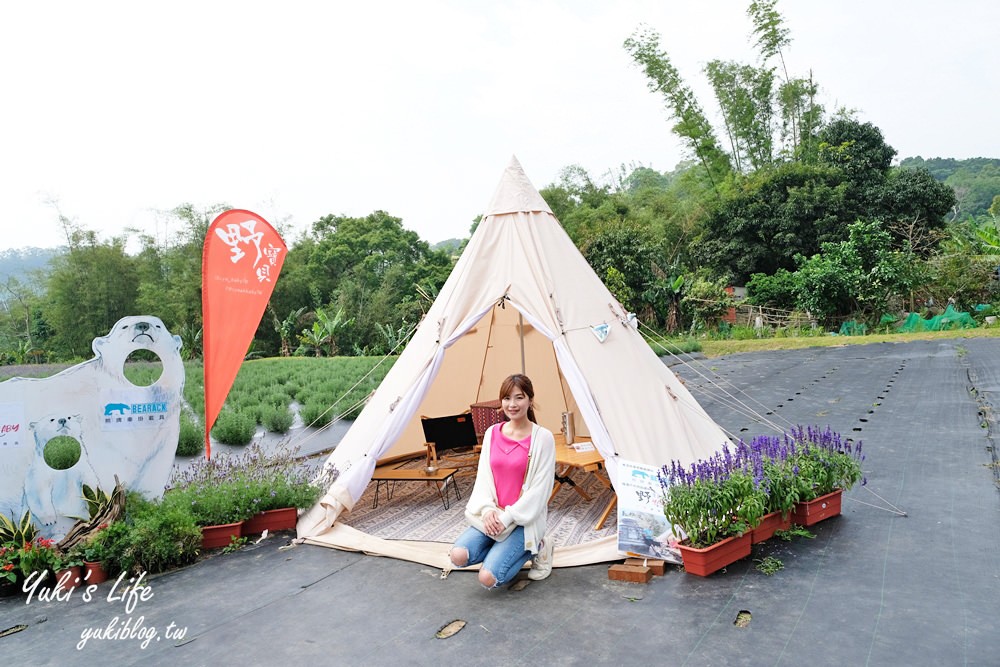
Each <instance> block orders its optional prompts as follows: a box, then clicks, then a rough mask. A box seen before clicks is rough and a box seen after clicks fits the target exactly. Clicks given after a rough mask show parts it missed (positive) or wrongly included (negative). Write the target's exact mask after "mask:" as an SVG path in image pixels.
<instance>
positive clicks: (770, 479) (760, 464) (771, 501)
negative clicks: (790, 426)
mask: <svg viewBox="0 0 1000 667" xmlns="http://www.w3.org/2000/svg"><path fill="white" fill-rule="evenodd" d="M748 447H749V450H750V454H749V459H750V460H752V461H754V462H755V463H754V465H753V467H754V468H757V469H759V470H760V474H761V475H762V476H763V480H764V481H763V486H764V490H765V492H766V495H767V503H766V506H765V510H766V512H767V513H766V514H765V515H764V516H763V517H761V520H760V523H759V524H757V525H756V526H754V529H753V532H752V534H751V538H750V542H751V543H752V544H757V543H758V542H763V541H764V540H767V539H769V538H771V537H772V536H773V535H774V533H775V532H777V531H779V530H788V529H789V528H791V526H792V519H791V515H792V510H793V509H795V504H796V503H797V502H798V500H799V487H798V483H797V480H796V476H795V472H794V471H793V469H792V465H791V464H790V463H789V462H788V457H789V455H790V454H791V453H792V452H794V451H795V443H794V441H793V440H792V439H791V438H790V437H789V436H788V435H787V434H785V435H784V436H780V437H779V436H767V435H760V436H757V437H755V438H753V439H752V440H751V441H750V444H749V445H748Z"/></svg>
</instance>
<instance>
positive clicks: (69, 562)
mask: <svg viewBox="0 0 1000 667" xmlns="http://www.w3.org/2000/svg"><path fill="white" fill-rule="evenodd" d="M60 561H61V562H60V564H59V569H58V570H56V584H57V585H58V586H59V587H60V588H64V589H72V588H75V587H77V586H79V585H80V584H82V583H83V554H82V552H81V551H80V550H79V549H71V550H70V551H69V552H67V553H64V554H62V555H61V559H60Z"/></svg>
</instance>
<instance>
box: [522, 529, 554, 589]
mask: <svg viewBox="0 0 1000 667" xmlns="http://www.w3.org/2000/svg"><path fill="white" fill-rule="evenodd" d="M554 548H555V544H554V543H553V542H552V540H551V539H549V538H547V537H546V538H543V539H542V543H541V544H540V545H539V547H538V553H537V554H535V555H534V556H532V558H531V569H530V570H528V579H531V580H532V581H541V580H542V579H545V578H546V577H548V576H549V575H550V574H552V550H553V549H554Z"/></svg>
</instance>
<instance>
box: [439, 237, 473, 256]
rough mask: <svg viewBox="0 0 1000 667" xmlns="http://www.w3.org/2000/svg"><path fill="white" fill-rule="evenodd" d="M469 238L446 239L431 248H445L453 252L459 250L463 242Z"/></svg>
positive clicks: (446, 250)
mask: <svg viewBox="0 0 1000 667" xmlns="http://www.w3.org/2000/svg"><path fill="white" fill-rule="evenodd" d="M466 240H467V239H446V240H444V241H439V242H438V243H435V244H434V245H432V246H431V250H444V251H445V252H449V253H451V254H455V253H456V252H458V249H459V248H461V247H462V244H463V243H465V242H466Z"/></svg>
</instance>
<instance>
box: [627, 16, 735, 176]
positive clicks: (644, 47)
mask: <svg viewBox="0 0 1000 667" xmlns="http://www.w3.org/2000/svg"><path fill="white" fill-rule="evenodd" d="M624 46H625V50H626V51H627V52H628V54H629V55H630V56H631V57H632V60H633V61H635V63H636V64H637V65H639V66H640V67H641V68H642V70H643V72H644V73H645V74H646V78H647V79H649V81H648V84H647V85H648V87H649V89H650V91H652V92H654V93H659V94H660V95H662V96H663V98H664V101H665V102H666V106H667V110H668V111H669V112H670V113H671V115H672V116H673V117H674V118H675V119H676V121H677V122H676V123H675V124H674V126H673V132H674V134H676V135H677V136H678V137H680V138H681V140H682V141H683V142H684V144H685V146H686V147H687V149H688V151H689V153H690V154H691V155H692V156H693V157H694V158H695V159H696V160H698V162H699V163H700V164H701V166H702V167H703V168H704V169H705V172H706V174H707V175H708V178H709V180H710V181H711V183H712V185H713V187H715V188H716V189H718V188H719V187H721V185H722V183H723V182H724V181H725V179H726V178H727V177H728V176H729V174H730V172H731V171H732V164H731V162H730V159H729V156H728V155H727V154H726V152H725V151H724V150H722V148H721V147H720V146H719V141H718V139H717V138H716V136H715V130H714V129H713V128H712V124H711V123H710V122H709V121H708V118H707V117H706V115H705V112H704V110H703V109H702V107H701V104H700V103H699V102H698V99H697V98H696V97H695V94H694V91H692V90H691V88H690V87H689V86H688V85H687V84H686V83H685V82H684V79H683V78H682V77H681V74H680V72H679V71H678V70H677V68H676V67H674V65H673V63H672V62H671V60H670V56H668V55H667V53H666V51H662V50H660V35H659V33H657V32H656V31H654V30H652V29H650V28H640V29H639V30H636V31H635V32H634V33H633V34H632V36H630V37H629V38H628V39H626V40H625V44H624Z"/></svg>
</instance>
